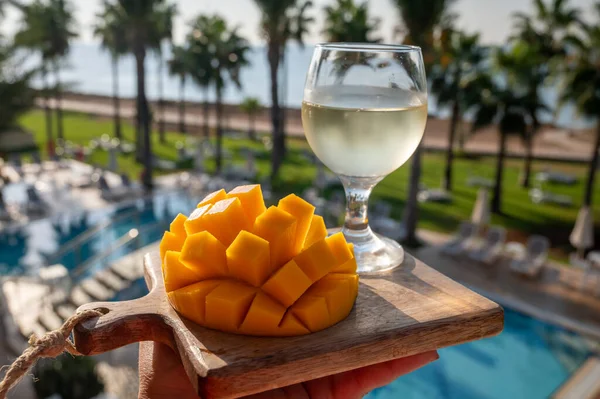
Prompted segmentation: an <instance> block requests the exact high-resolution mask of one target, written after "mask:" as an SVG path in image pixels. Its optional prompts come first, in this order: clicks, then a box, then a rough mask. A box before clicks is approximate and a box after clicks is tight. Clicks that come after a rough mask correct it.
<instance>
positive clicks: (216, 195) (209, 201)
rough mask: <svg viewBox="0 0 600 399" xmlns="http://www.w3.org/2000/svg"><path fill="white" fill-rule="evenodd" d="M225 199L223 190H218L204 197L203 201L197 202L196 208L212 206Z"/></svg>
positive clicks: (225, 195)
mask: <svg viewBox="0 0 600 399" xmlns="http://www.w3.org/2000/svg"><path fill="white" fill-rule="evenodd" d="M226 198H227V193H226V192H225V190H224V189H220V190H217V191H215V192H212V193H210V194H208V195H207V196H206V197H204V199H203V200H202V201H200V202H198V205H197V206H196V208H201V207H203V206H205V205H213V204H215V203H216V202H219V201H221V200H224V199H226Z"/></svg>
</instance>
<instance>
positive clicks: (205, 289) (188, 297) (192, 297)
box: [167, 280, 221, 324]
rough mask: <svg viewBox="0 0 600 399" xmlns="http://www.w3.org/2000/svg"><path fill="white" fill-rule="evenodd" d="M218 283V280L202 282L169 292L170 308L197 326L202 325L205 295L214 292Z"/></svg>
mask: <svg viewBox="0 0 600 399" xmlns="http://www.w3.org/2000/svg"><path fill="white" fill-rule="evenodd" d="M220 283H221V281H220V280H204V281H200V282H198V283H196V284H192V285H188V286H187V287H183V288H180V289H178V290H175V291H171V292H169V293H168V294H167V296H168V298H169V302H170V303H171V306H173V307H174V308H175V310H176V311H178V312H179V313H181V314H182V315H184V316H185V317H187V318H188V319H190V320H192V321H194V322H196V323H198V324H203V323H204V315H205V310H206V307H205V298H206V295H208V293H209V292H211V291H212V290H214V289H215V288H216V287H217V286H218V285H219V284H220Z"/></svg>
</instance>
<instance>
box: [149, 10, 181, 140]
mask: <svg viewBox="0 0 600 399" xmlns="http://www.w3.org/2000/svg"><path fill="white" fill-rule="evenodd" d="M176 13H177V10H176V8H175V6H174V5H170V6H168V7H167V8H166V9H165V10H163V11H162V12H160V13H158V14H157V15H156V17H157V18H156V23H157V25H156V27H157V31H156V34H157V35H158V36H157V37H156V43H155V49H154V50H155V52H156V58H157V61H158V79H157V83H158V117H157V119H158V137H159V140H160V142H161V143H164V142H165V99H164V93H163V86H164V84H163V80H164V66H165V61H164V60H163V43H164V42H165V41H167V42H169V43H171V41H172V34H173V18H174V17H175V14H176Z"/></svg>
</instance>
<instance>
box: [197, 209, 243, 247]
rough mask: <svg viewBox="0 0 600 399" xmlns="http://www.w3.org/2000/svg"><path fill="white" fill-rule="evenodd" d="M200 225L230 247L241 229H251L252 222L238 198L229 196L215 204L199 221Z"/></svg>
mask: <svg viewBox="0 0 600 399" xmlns="http://www.w3.org/2000/svg"><path fill="white" fill-rule="evenodd" d="M198 226H201V228H202V229H203V230H206V231H208V232H209V233H210V234H212V235H213V236H214V237H216V238H217V239H218V240H219V241H221V243H222V244H223V245H225V246H226V247H228V246H229V245H230V244H231V243H232V242H233V240H234V239H235V237H237V235H238V234H239V232H240V231H241V230H250V223H249V222H248V219H247V218H246V215H245V214H244V210H243V209H242V204H241V202H240V200H239V199H237V198H228V199H224V200H221V201H219V202H215V204H214V205H213V206H212V207H211V208H210V209H209V210H208V211H207V212H206V213H205V214H204V215H202V217H201V218H200V219H199V221H198Z"/></svg>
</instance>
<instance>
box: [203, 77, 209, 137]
mask: <svg viewBox="0 0 600 399" xmlns="http://www.w3.org/2000/svg"><path fill="white" fill-rule="evenodd" d="M209 111H210V109H209V104H208V87H207V88H206V89H204V103H203V104H202V119H204V125H203V128H204V138H205V139H206V140H208V139H210V126H209V125H208V114H209Z"/></svg>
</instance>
